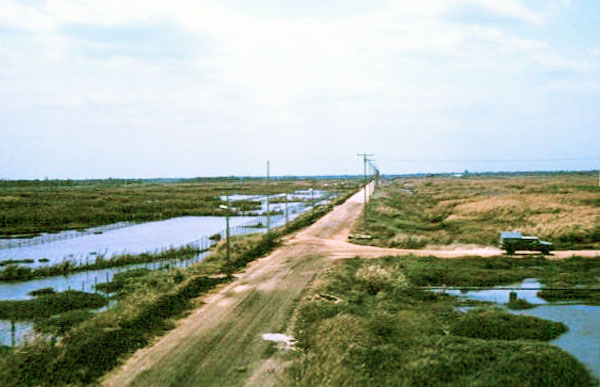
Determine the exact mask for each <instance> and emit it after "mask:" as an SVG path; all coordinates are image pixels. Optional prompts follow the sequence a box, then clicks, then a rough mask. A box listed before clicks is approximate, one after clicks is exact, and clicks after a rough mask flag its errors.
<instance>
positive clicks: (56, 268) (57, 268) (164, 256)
mask: <svg viewBox="0 0 600 387" xmlns="http://www.w3.org/2000/svg"><path fill="white" fill-rule="evenodd" d="M200 252H201V250H200V249H199V248H197V247H194V246H190V245H188V246H183V247H179V248H170V249H167V250H163V251H160V252H157V253H142V254H135V255H134V254H123V255H117V256H115V257H112V258H110V259H106V258H104V257H103V256H101V255H98V256H96V258H95V259H94V260H93V261H92V262H89V263H84V264H78V263H77V262H75V261H70V260H66V261H63V262H61V263H59V264H56V265H50V266H40V267H36V268H29V267H23V266H18V265H8V266H7V267H6V268H4V270H0V281H26V280H31V279H35V278H44V277H54V276H58V275H68V274H73V273H80V272H84V271H90V270H101V269H108V268H112V267H123V266H128V265H133V264H139V263H149V262H158V261H164V260H169V259H179V260H186V259H190V258H193V257H195V256H197V255H198V254H199V253H200Z"/></svg>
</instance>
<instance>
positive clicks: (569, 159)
mask: <svg viewBox="0 0 600 387" xmlns="http://www.w3.org/2000/svg"><path fill="white" fill-rule="evenodd" d="M376 160H377V161H394V162H402V163H420V162H451V163H504V162H519V163H520V162H547V161H598V160H600V158H598V157H596V158H584V157H574V158H565V159H487V160H485V159H483V160H481V159H480V160H467V159H454V160H452V159H447V160H442V159H429V160H425V159H418V160H417V159H376Z"/></svg>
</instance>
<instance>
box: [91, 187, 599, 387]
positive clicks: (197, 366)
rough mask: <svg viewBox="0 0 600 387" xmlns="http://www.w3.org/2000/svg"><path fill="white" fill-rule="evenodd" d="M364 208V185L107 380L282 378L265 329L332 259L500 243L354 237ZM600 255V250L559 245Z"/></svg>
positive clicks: (282, 321)
mask: <svg viewBox="0 0 600 387" xmlns="http://www.w3.org/2000/svg"><path fill="white" fill-rule="evenodd" d="M362 208H363V193H362V191H361V192H359V193H357V194H356V195H354V196H352V197H351V198H350V199H349V200H347V201H346V202H345V203H344V204H342V205H340V206H338V207H336V208H335V209H334V210H333V211H332V212H330V213H329V214H327V215H326V216H324V217H323V218H322V219H320V220H319V221H318V222H317V223H315V224H313V225H312V226H310V227H308V228H306V229H305V230H303V231H301V232H299V233H297V234H296V235H295V236H294V237H293V238H291V239H289V240H288V241H287V242H286V243H285V244H284V246H282V247H281V248H279V249H277V250H276V251H275V252H273V253H272V254H271V255H269V256H267V257H265V258H262V259H259V260H257V261H255V262H253V263H252V264H251V265H250V266H249V267H248V268H247V269H246V271H245V272H244V273H242V274H240V275H239V277H238V279H237V280H236V281H234V282H233V283H231V284H229V285H228V286H225V287H223V288H222V289H220V290H219V291H218V292H217V293H215V294H212V295H210V296H207V297H206V298H205V299H204V300H203V301H204V304H203V305H202V306H200V307H199V308H197V309H196V310H195V311H193V312H192V314H190V315H189V316H188V317H186V318H185V319H183V320H181V321H180V323H179V326H178V327H177V328H176V329H174V330H173V331H171V332H170V333H169V334H167V335H166V336H164V337H162V338H160V339H159V340H157V341H156V343H154V345H153V346H151V347H148V348H144V349H142V350H139V351H138V352H136V353H135V354H134V355H133V356H132V357H131V358H130V359H129V360H127V361H126V362H125V363H124V364H123V365H122V366H121V367H119V368H117V369H115V370H113V371H112V372H111V373H109V374H108V375H107V376H106V377H105V379H104V381H103V385H105V386H124V385H134V386H174V385H177V386H184V385H193V386H204V385H227V386H231V385H244V384H247V385H269V384H277V374H278V373H277V369H278V368H281V367H282V366H283V364H282V363H281V360H277V359H274V358H273V357H272V356H271V355H272V354H273V352H274V351H273V344H272V343H268V342H265V341H263V340H262V335H263V334H264V333H285V332H286V330H287V329H288V321H289V319H290V316H291V314H292V313H293V311H294V307H295V304H296V302H297V301H298V300H299V299H300V297H301V296H302V294H303V292H304V291H305V290H306V289H307V288H309V286H310V284H311V282H312V281H313V279H314V278H315V276H316V275H317V274H318V273H319V272H321V270H323V269H324V268H325V266H326V265H327V264H328V262H330V260H331V259H344V258H351V257H355V256H361V257H365V258H374V257H381V256H388V255H406V254H410V253H412V254H416V255H435V256H439V257H445V258H452V257H459V256H464V255H479V256H493V255H498V254H501V253H502V251H501V250H498V249H495V248H476V247H474V248H456V249H449V250H441V249H440V250H438V249H435V250H399V249H387V248H378V247H371V246H359V245H354V244H351V243H348V242H347V239H348V235H349V232H350V229H351V227H352V225H353V222H354V221H355V220H356V219H357V218H358V216H359V215H360V213H361V211H362ZM574 254H577V255H585V256H599V255H600V251H585V252H573V251H571V252H556V253H555V255H554V256H555V257H557V258H564V257H567V256H570V255H574Z"/></svg>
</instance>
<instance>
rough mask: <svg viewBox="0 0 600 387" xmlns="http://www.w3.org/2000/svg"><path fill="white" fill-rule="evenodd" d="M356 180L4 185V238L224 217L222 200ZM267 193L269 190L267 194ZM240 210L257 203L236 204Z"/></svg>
mask: <svg viewBox="0 0 600 387" xmlns="http://www.w3.org/2000/svg"><path fill="white" fill-rule="evenodd" d="M358 184H359V181H358V180H339V181H338V180H336V179H329V180H328V179H318V180H310V181H309V180H301V179H293V178H289V179H276V180H272V181H271V182H270V184H269V187H268V188H267V187H266V185H265V181H264V179H259V178H233V177H231V178H213V179H210V178H205V179H178V180H160V179H159V180H117V179H108V180H48V181H39V180H36V181H6V180H4V181H0V236H2V237H17V236H20V237H24V236H25V237H26V236H34V235H37V234H40V233H42V232H58V231H63V230H76V229H85V228H89V227H93V226H100V225H106V224H111V223H116V222H121V221H131V222H145V221H151V220H161V219H168V218H172V217H177V216H203V215H212V216H223V215H224V214H225V213H224V210H223V209H220V208H219V205H220V204H224V203H223V201H222V200H221V198H220V196H221V195H225V194H226V193H228V192H229V193H236V194H252V195H262V194H266V193H267V192H270V193H271V194H277V193H285V192H293V191H296V190H300V189H308V188H311V187H313V188H315V189H326V190H329V191H335V192H340V193H344V192H349V191H351V190H356V189H357V187H358ZM267 190H268V191H267ZM236 206H238V207H239V210H241V211H251V210H256V209H258V208H260V205H259V203H256V202H251V201H242V202H238V203H236Z"/></svg>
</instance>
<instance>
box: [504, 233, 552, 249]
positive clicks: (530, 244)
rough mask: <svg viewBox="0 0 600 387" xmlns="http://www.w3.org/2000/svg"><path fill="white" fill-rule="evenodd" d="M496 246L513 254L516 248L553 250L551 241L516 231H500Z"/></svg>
mask: <svg viewBox="0 0 600 387" xmlns="http://www.w3.org/2000/svg"><path fill="white" fill-rule="evenodd" d="M498 246H499V247H500V248H501V249H503V250H506V253H507V254H514V253H515V251H517V250H532V251H540V252H541V253H542V254H549V253H550V251H551V250H553V249H552V243H550V242H546V241H542V240H540V238H538V237H536V236H523V234H521V233H520V232H518V231H502V232H501V233H500V243H499V244H498Z"/></svg>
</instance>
